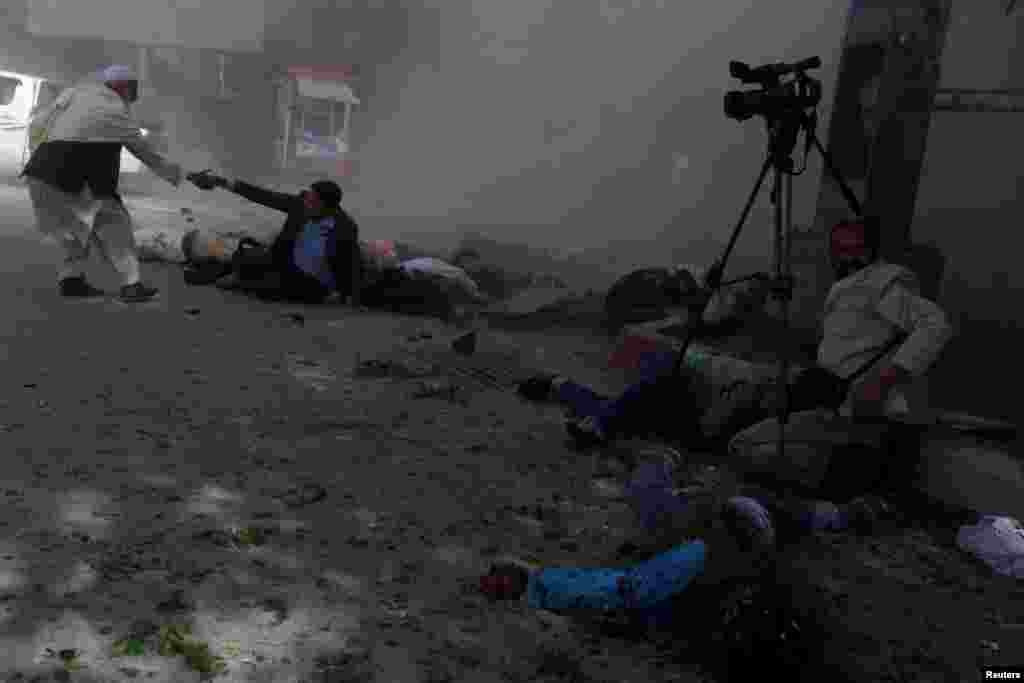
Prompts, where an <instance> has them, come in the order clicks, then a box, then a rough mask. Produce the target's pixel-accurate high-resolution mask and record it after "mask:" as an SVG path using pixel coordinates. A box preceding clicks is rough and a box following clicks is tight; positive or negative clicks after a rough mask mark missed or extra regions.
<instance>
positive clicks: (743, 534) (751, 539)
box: [722, 496, 775, 552]
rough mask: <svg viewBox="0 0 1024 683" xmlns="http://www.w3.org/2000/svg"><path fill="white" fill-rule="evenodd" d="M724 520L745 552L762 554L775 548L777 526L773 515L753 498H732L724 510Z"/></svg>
mask: <svg viewBox="0 0 1024 683" xmlns="http://www.w3.org/2000/svg"><path fill="white" fill-rule="evenodd" d="M722 519H723V520H724V521H725V523H726V527H727V528H728V529H729V531H730V533H732V534H733V536H734V537H735V538H736V540H737V542H738V543H739V545H740V547H741V548H743V549H744V550H746V551H749V552H760V551H764V550H769V549H771V548H773V547H774V546H775V526H774V524H773V523H772V516H771V513H769V512H768V509H767V508H765V507H764V506H763V505H761V503H759V502H758V501H756V500H754V499H753V498H748V497H746V496H734V497H732V498H730V499H729V500H728V501H726V503H725V506H724V508H723V510H722Z"/></svg>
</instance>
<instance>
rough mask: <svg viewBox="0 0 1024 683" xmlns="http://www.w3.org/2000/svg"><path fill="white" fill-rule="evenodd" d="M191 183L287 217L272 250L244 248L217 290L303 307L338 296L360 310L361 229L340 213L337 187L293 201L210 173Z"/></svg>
mask: <svg viewBox="0 0 1024 683" xmlns="http://www.w3.org/2000/svg"><path fill="white" fill-rule="evenodd" d="M189 180H191V181H192V182H193V183H195V184H196V186H197V187H200V188H201V189H204V190H211V189H213V188H215V187H223V188H225V189H227V190H230V191H231V192H234V193H235V194H237V195H239V196H241V197H245V198H246V199H248V200H249V201H252V202H256V203H257V204H262V205H263V206H266V207H267V208H270V209H275V210H277V211H280V212H282V213H284V214H287V216H288V218H287V220H286V221H285V224H284V227H283V228H282V230H281V232H280V233H279V234H278V236H277V237H276V238H275V239H274V242H273V244H272V245H271V246H270V248H269V250H268V249H263V248H261V247H260V245H258V244H255V243H253V242H247V243H246V244H243V245H242V247H241V248H240V250H239V252H238V253H237V254H236V256H235V263H234V264H233V272H232V273H230V274H229V275H227V276H225V277H224V278H222V279H221V280H218V281H217V285H218V286H219V287H221V288H223V289H242V290H245V291H249V292H252V293H254V294H259V295H262V296H267V297H270V298H284V299H288V300H293V301H299V302H303V303H319V302H322V301H324V300H325V299H327V298H328V297H329V296H330V295H331V294H336V295H338V296H340V297H341V298H350V299H351V301H352V303H353V305H359V296H360V289H361V286H362V283H361V280H362V277H361V276H362V256H361V253H360V249H359V227H358V226H357V225H356V222H355V221H354V220H353V219H352V217H351V216H350V215H349V214H348V213H347V212H346V211H345V210H344V209H342V208H341V198H342V190H341V188H340V187H339V186H338V185H337V183H335V182H333V181H330V180H320V181H317V182H315V183H313V184H312V185H311V186H310V187H309V189H307V190H305V191H303V192H302V193H300V194H298V195H291V194H284V193H281V192H273V191H271V190H266V189H263V188H261V187H257V186H255V185H250V184H249V183H245V182H242V181H241V180H228V179H226V178H222V177H220V176H216V175H212V174H209V173H202V174H192V175H190V176H189Z"/></svg>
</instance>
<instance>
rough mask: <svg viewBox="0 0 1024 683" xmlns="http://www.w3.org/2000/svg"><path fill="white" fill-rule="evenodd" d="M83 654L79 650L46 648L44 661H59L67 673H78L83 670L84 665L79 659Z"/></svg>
mask: <svg viewBox="0 0 1024 683" xmlns="http://www.w3.org/2000/svg"><path fill="white" fill-rule="evenodd" d="M81 654H82V653H81V652H79V651H78V650H75V649H70V648H69V649H64V650H53V649H52V648H46V649H45V650H44V651H43V659H50V660H52V659H58V660H60V663H61V666H63V667H64V670H65V671H78V670H80V669H81V668H82V663H81V662H80V661H79V659H78V658H79V657H80V656H81Z"/></svg>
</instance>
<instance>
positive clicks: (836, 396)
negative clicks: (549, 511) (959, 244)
mask: <svg viewBox="0 0 1024 683" xmlns="http://www.w3.org/2000/svg"><path fill="white" fill-rule="evenodd" d="M879 239H880V226H879V222H878V220H877V219H870V218H869V219H865V220H862V221H857V222H846V223H840V224H838V225H836V226H835V227H834V228H833V230H832V233H831V243H830V254H831V258H832V264H833V269H834V271H835V274H836V282H835V284H834V285H833V286H832V289H831V291H830V292H829V296H828V298H827V300H826V302H825V310H824V315H823V318H822V331H823V337H822V339H821V341H820V343H819V344H818V347H817V350H818V353H817V356H818V359H817V360H818V363H817V366H816V367H812V368H808V369H806V370H804V371H802V372H799V373H797V374H796V376H795V381H794V382H793V384H792V385H791V386H790V388H789V392H788V393H789V402H790V403H789V407H790V409H791V410H792V411H794V412H795V411H801V410H812V409H814V408H819V407H825V408H833V409H838V411H839V412H840V414H842V415H844V416H847V417H852V418H855V420H864V419H874V420H877V419H879V418H895V419H898V420H899V421H901V422H903V423H907V422H909V423H914V422H922V421H926V420H927V417H928V413H927V405H926V403H925V398H926V391H925V388H924V387H923V386H922V384H921V380H922V378H923V375H924V374H925V372H926V371H927V369H928V368H929V367H930V366H931V364H932V362H933V361H934V360H935V359H936V357H937V356H938V355H939V353H940V352H941V351H942V349H943V348H944V347H945V345H946V343H947V342H948V340H949V338H950V336H951V334H952V331H951V328H950V325H949V323H948V321H947V319H946V316H945V314H944V313H943V311H942V310H941V309H940V308H939V307H938V306H937V305H936V304H935V303H933V302H931V301H929V300H927V299H925V298H923V297H922V296H920V295H919V294H918V293H917V288H918V286H917V281H916V277H915V276H914V275H913V273H911V272H910V271H909V270H908V269H907V268H905V267H903V266H899V265H896V264H891V263H887V262H885V261H883V260H882V259H881V258H880V255H879ZM673 364H674V358H672V356H671V354H667V355H665V356H664V357H663V358H661V359H660V360H659V361H658V362H656V363H655V364H654V366H653V367H652V368H650V369H649V371H648V372H647V374H646V376H645V377H644V378H643V379H642V380H641V381H640V382H639V383H637V384H635V385H633V386H631V387H629V388H628V389H627V390H626V391H625V392H624V393H623V394H621V395H620V396H619V397H618V398H616V399H612V400H609V399H606V398H603V397H600V396H598V395H597V394H595V393H594V392H592V391H590V390H589V389H587V388H586V387H581V386H580V385H578V384H575V383H572V382H571V381H569V380H568V379H567V378H562V377H550V376H548V377H537V378H533V379H532V380H529V381H528V382H526V383H524V385H522V386H521V387H520V392H521V393H522V394H524V395H525V396H528V397H533V398H539V397H544V396H552V397H557V398H558V399H560V400H562V401H564V402H566V403H568V404H569V405H570V407H572V408H573V409H574V410H575V412H576V413H577V417H576V418H575V419H572V420H570V421H569V422H568V424H567V427H568V429H569V432H570V434H571V435H572V436H573V437H574V439H576V441H577V442H579V443H580V444H581V445H586V444H600V443H604V442H606V441H608V440H609V439H612V438H616V437H619V436H628V435H631V434H634V433H637V432H638V431H648V432H651V431H654V432H658V433H660V434H661V435H663V436H670V437H671V435H673V434H674V435H675V436H676V438H681V439H682V440H689V439H690V438H692V437H693V435H694V434H695V433H696V434H699V433H700V432H701V431H703V432H704V433H703V436H705V437H721V436H728V435H729V434H732V433H735V432H736V431H738V430H739V429H741V428H743V427H747V426H750V425H752V424H755V423H757V422H759V421H761V420H763V419H766V418H770V417H771V416H773V415H775V414H777V409H776V406H777V405H778V401H779V400H780V398H781V397H778V396H773V395H772V394H773V389H772V387H773V384H774V383H773V382H772V381H771V380H770V379H769V380H768V381H766V382H764V383H762V384H760V385H754V386H751V387H748V389H749V392H748V393H749V396H748V398H747V400H746V401H745V403H746V404H747V405H746V408H747V410H745V411H740V415H741V417H742V419H741V420H740V421H737V420H732V421H731V423H725V424H723V422H721V421H716V423H715V424H712V425H708V424H706V423H705V424H704V425H702V424H701V418H702V414H707V413H708V412H711V413H714V412H716V411H717V406H714V405H711V406H697V405H695V403H696V402H695V400H694V397H693V389H694V386H695V383H696V379H695V377H694V373H693V372H692V371H690V372H687V373H685V374H683V376H682V377H679V378H676V377H674V376H673V373H672V371H671V369H672V367H673ZM766 370H767V372H763V373H754V374H760V375H762V376H764V377H766V378H771V377H772V371H771V369H766ZM717 412H720V411H717ZM732 412H733V414H734V416H736V412H737V411H732ZM726 424H727V427H726ZM702 426H703V427H704V429H703V430H702V429H701V427H702ZM716 430H717V431H718V432H719V433H717V434H716V433H714V432H715V431H716ZM894 432H895V433H902V434H904V435H905V434H906V433H907V432H905V431H901V430H899V429H896V430H894ZM890 450H893V451H895V452H904V453H903V454H904V456H905V457H902V458H900V457H897V458H894V459H893V462H891V463H890V465H891V466H892V467H891V468H890V472H889V475H888V476H889V477H890V479H892V482H891V483H896V482H901V483H905V481H906V479H907V477H909V476H912V474H913V473H914V471H915V470H916V466H917V457H918V456H916V455H913V454H910V453H905V451H907V450H913V449H908V448H899V449H896V448H893V449H890Z"/></svg>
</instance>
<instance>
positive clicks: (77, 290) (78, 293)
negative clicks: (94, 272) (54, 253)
mask: <svg viewBox="0 0 1024 683" xmlns="http://www.w3.org/2000/svg"><path fill="white" fill-rule="evenodd" d="M59 287H60V295H61V296H64V297H68V298H71V299H95V298H97V297H101V296H106V292H104V291H103V290H102V289H97V288H96V287H93V286H92V285H90V284H89V282H88V281H87V280H86V279H85V278H84V277H81V276H74V277H66V278H64V279H62V280H61V281H60V285H59Z"/></svg>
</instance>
